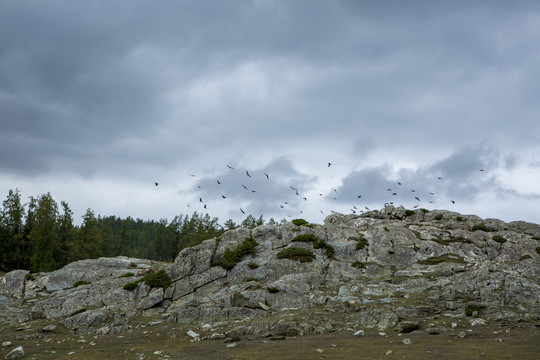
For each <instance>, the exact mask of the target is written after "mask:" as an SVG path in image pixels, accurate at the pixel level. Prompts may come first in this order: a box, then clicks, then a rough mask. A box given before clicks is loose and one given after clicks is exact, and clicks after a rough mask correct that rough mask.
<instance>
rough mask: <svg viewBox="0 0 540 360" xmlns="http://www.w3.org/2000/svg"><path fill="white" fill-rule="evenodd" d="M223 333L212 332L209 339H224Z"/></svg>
mask: <svg viewBox="0 0 540 360" xmlns="http://www.w3.org/2000/svg"><path fill="white" fill-rule="evenodd" d="M225 337H226V336H225V334H219V333H214V334H212V335H210V337H209V339H210V340H223V339H225Z"/></svg>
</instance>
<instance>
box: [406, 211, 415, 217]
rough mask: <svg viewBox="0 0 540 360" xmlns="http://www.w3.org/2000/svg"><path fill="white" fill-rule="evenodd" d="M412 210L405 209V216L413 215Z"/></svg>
mask: <svg viewBox="0 0 540 360" xmlns="http://www.w3.org/2000/svg"><path fill="white" fill-rule="evenodd" d="M413 215H414V210H405V216H413Z"/></svg>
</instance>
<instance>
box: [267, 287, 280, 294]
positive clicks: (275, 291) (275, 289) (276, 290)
mask: <svg viewBox="0 0 540 360" xmlns="http://www.w3.org/2000/svg"><path fill="white" fill-rule="evenodd" d="M266 290H268V292H271V293H278V292H279V289H278V288H277V287H273V286H269V287H267V288H266Z"/></svg>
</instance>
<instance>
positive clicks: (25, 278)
mask: <svg viewBox="0 0 540 360" xmlns="http://www.w3.org/2000/svg"><path fill="white" fill-rule="evenodd" d="M24 280H26V281H28V280H36V277H35V276H34V275H32V274H30V273H28V274H26V276H25V277H24Z"/></svg>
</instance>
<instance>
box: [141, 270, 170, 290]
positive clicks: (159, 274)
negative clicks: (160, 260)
mask: <svg viewBox="0 0 540 360" xmlns="http://www.w3.org/2000/svg"><path fill="white" fill-rule="evenodd" d="M139 282H144V283H145V284H146V285H150V286H151V287H161V288H163V289H166V288H168V287H169V286H171V284H172V279H171V277H170V276H169V274H167V272H166V271H165V270H159V271H156V272H153V273H151V274H148V275H146V276H145V277H143V278H142V279H140V280H139Z"/></svg>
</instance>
